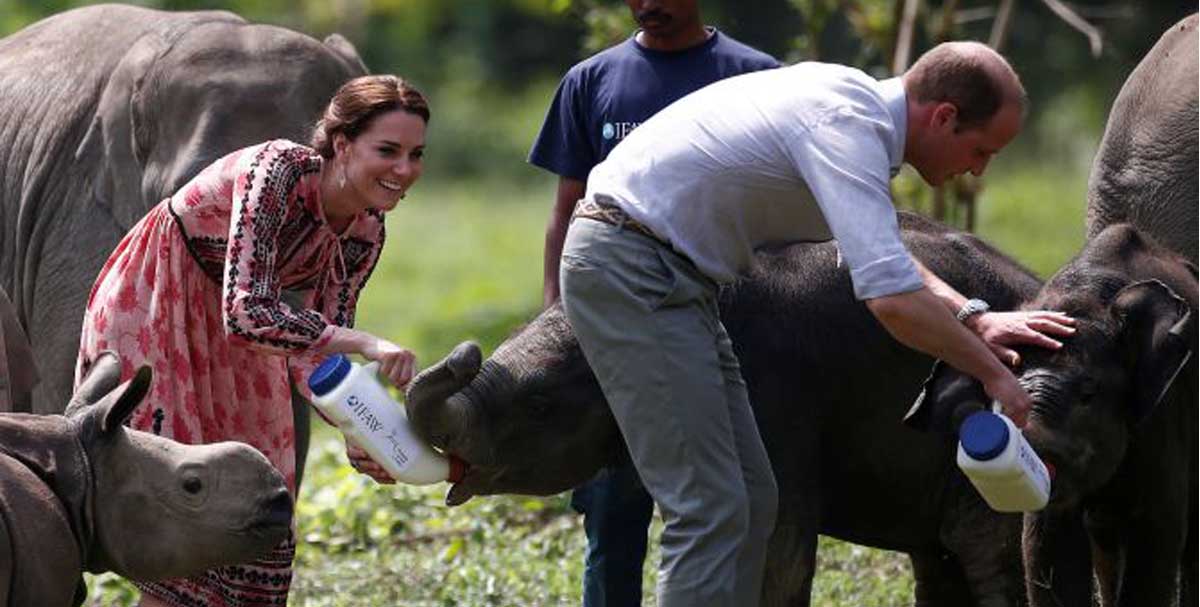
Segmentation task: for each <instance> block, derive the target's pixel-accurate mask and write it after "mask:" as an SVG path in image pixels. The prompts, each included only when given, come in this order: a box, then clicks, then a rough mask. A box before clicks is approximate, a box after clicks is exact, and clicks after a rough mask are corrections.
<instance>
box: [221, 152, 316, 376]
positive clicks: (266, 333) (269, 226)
mask: <svg viewBox="0 0 1200 607" xmlns="http://www.w3.org/2000/svg"><path fill="white" fill-rule="evenodd" d="M246 169H247V170H245V171H244V172H243V173H242V174H241V175H239V176H238V178H237V181H236V183H235V184H234V187H233V207H232V212H231V214H230V221H229V241H228V242H229V244H228V249H227V257H226V263H225V277H224V282H223V285H222V286H223V289H222V293H223V297H224V301H223V302H222V314H223V318H224V321H225V330H226V333H227V334H228V335H229V337H230V338H231V339H235V340H239V341H241V342H242V343H244V344H246V345H249V346H251V347H254V348H259V349H262V350H265V351H269V352H273V353H277V354H297V353H301V352H306V351H309V350H314V349H319V348H320V347H321V346H322V345H323V344H324V342H325V341H327V340H328V337H322V335H323V334H325V329H326V327H327V326H328V325H329V321H328V320H327V319H326V318H324V317H323V316H322V315H321V314H320V313H319V312H317V311H314V310H302V309H293V308H292V307H291V306H288V305H287V304H286V303H284V302H283V301H282V300H281V299H280V290H281V287H280V276H279V271H278V268H277V264H279V263H281V261H282V260H280V259H279V254H280V251H279V249H280V247H279V234H280V230H281V227H282V226H283V225H284V224H285V222H286V221H287V218H288V213H289V212H290V211H291V210H297V212H301V211H300V209H302V207H303V204H301V203H299V202H297V201H296V200H295V196H296V184H297V183H298V182H299V180H300V178H301V176H302V174H303V170H304V168H303V166H302V165H301V164H299V163H296V162H293V161H292V157H291V156H289V155H288V154H283V153H280V151H279V150H276V149H273V148H272V147H271V146H266V147H264V148H263V149H262V150H261V151H260V152H259V153H258V154H255V155H254V156H253V158H251V159H250V162H249V166H248V167H246Z"/></svg>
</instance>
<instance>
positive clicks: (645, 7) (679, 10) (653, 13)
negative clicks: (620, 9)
mask: <svg viewBox="0 0 1200 607" xmlns="http://www.w3.org/2000/svg"><path fill="white" fill-rule="evenodd" d="M696 2H697V0H625V4H626V5H628V6H629V11H630V12H631V13H633V18H634V20H636V21H637V22H638V26H639V27H641V28H642V31H644V32H646V33H647V34H649V35H650V36H654V37H656V38H669V37H671V36H673V35H675V34H677V33H679V32H681V31H683V30H684V29H686V28H688V27H691V26H692V24H693V23H695V22H697V21H698V20H699V19H700V9H699V7H698V6H697V4H696Z"/></svg>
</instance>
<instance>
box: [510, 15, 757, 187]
mask: <svg viewBox="0 0 1200 607" xmlns="http://www.w3.org/2000/svg"><path fill="white" fill-rule="evenodd" d="M635 37H636V36H631V37H630V38H629V39H628V40H626V41H625V42H622V43H621V44H618V45H616V46H614V47H611V48H608V49H605V50H603V51H601V52H599V53H597V54H595V55H592V56H591V57H589V58H587V59H585V60H583V61H581V62H579V63H577V64H575V66H574V67H572V68H571V69H570V70H569V71H568V72H567V74H566V75H565V76H563V79H562V82H560V83H559V85H558V91H557V92H556V93H555V94H554V101H553V103H551V105H550V110H549V112H547V114H546V121H545V122H544V123H542V130H541V132H540V133H538V137H537V140H536V141H534V143H533V149H531V150H530V151H529V162H530V163H531V164H534V165H536V166H539V167H542V168H543V169H546V170H548V171H550V172H552V173H554V174H556V175H559V176H561V177H569V178H572V179H578V180H580V181H586V180H587V176H588V173H589V172H591V170H592V167H594V166H596V165H597V164H600V162H601V161H602V160H604V158H605V157H606V156H608V153H609V152H610V151H612V149H613V148H614V147H616V145H617V144H618V143H620V142H621V140H622V139H624V138H625V135H627V134H629V132H630V131H632V130H633V129H634V128H635V127H637V126H638V125H639V124H641V123H642V122H645V121H646V119H648V118H650V117H651V116H653V115H654V114H656V113H657V112H658V111H659V110H661V109H663V108H665V107H667V106H668V105H670V104H671V103H673V102H674V101H675V100H677V99H679V98H680V97H683V96H684V95H687V94H688V93H691V92H693V91H696V90H698V89H700V88H703V87H705V86H707V85H709V84H712V83H713V82H716V81H718V80H722V79H724V78H728V77H729V76H736V75H738V74H743V73H746V72H754V71H758V70H763V69H770V68H775V67H779V62H778V61H776V60H775V58H774V57H771V56H770V55H768V54H766V53H763V52H762V51H759V50H756V49H753V48H751V47H749V46H746V45H745V44H742V43H741V42H738V41H737V40H734V39H733V38H730V37H729V36H726V35H723V34H721V32H719V31H717V30H712V35H711V36H709V38H708V40H706V41H705V42H704V43H703V44H699V45H697V46H694V47H692V48H689V49H684V50H682V51H671V52H665V51H655V50H651V49H648V48H645V47H643V46H642V45H640V44H638V43H637V42H636V41H635V40H634V38H635Z"/></svg>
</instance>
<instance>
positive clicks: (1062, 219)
mask: <svg viewBox="0 0 1200 607" xmlns="http://www.w3.org/2000/svg"><path fill="white" fill-rule="evenodd" d="M81 4H84V3H83V2H78V1H75V0H37V1H36V2H32V1H27V0H0V33H7V32H12V31H15V30H16V29H18V28H20V27H23V26H24V25H26V24H28V23H30V22H32V21H34V20H36V19H38V18H40V17H43V16H46V15H49V14H52V13H55V12H59V11H62V10H67V9H69V8H72V7H74V6H78V5H81ZM140 4H145V5H147V6H153V7H157V8H164V9H198V8H205V9H211V8H218V9H225V10H232V11H234V12H237V13H239V14H241V15H243V16H245V17H247V18H248V19H251V20H254V21H263V22H269V23H275V24H279V25H284V26H287V27H291V28H293V29H297V30H301V31H305V32H308V33H310V34H312V35H314V36H317V37H321V36H324V35H327V34H329V33H331V32H334V31H337V32H340V33H342V34H344V35H346V36H347V37H348V38H349V39H350V40H351V41H352V42H354V44H355V45H356V46H357V47H358V49H359V51H360V53H361V54H362V56H363V57H364V59H365V61H366V63H367V65H369V66H371V67H372V69H373V70H374V71H377V72H395V73H399V74H402V75H404V76H405V77H407V78H409V79H411V80H413V81H414V82H416V83H417V84H418V85H419V86H420V87H421V88H422V89H423V90H425V91H426V93H427V94H428V95H429V96H430V98H431V102H432V106H433V111H434V118H433V122H432V124H431V130H430V133H429V146H428V156H427V173H426V177H425V178H424V179H423V181H422V182H421V183H420V184H418V186H417V187H416V188H415V189H414V190H413V192H412V194H411V195H410V196H409V197H408V198H407V199H406V200H405V202H404V205H403V206H402V207H401V208H400V209H399V210H397V211H396V212H394V213H392V214H391V215H390V216H389V217H388V231H389V236H390V239H389V242H388V244H387V247H386V249H385V252H384V257H383V259H382V261H381V262H380V265H379V267H378V269H377V271H376V273H375V275H374V276H373V278H372V282H371V285H370V287H369V288H368V289H367V290H366V292H365V293H364V298H363V300H362V303H361V307H360V309H359V315H358V317H359V324H360V326H361V327H363V328H365V329H366V330H368V331H372V332H376V333H379V334H381V335H385V336H387V337H389V338H391V339H394V340H395V341H397V342H398V343H402V344H405V345H407V346H409V347H411V348H412V349H413V350H414V351H415V352H417V354H418V356H419V358H420V360H421V361H422V362H423V363H424V364H426V365H428V364H430V363H432V362H434V361H436V360H437V359H439V358H440V357H441V356H443V355H444V354H445V353H446V352H448V351H449V350H450V348H452V347H453V346H454V345H456V344H457V343H459V342H460V341H462V340H466V339H474V340H476V341H478V342H480V343H481V344H482V345H483V346H484V349H485V352H486V351H490V350H491V349H493V348H494V347H495V346H496V345H497V344H498V343H500V342H501V341H502V340H503V339H504V338H505V337H506V336H507V335H508V334H510V333H511V331H512V330H513V329H514V328H515V327H516V326H518V325H519V324H520V323H522V322H524V321H526V320H528V319H530V318H531V317H532V316H533V315H534V314H536V312H537V309H538V306H539V304H540V287H541V285H540V281H541V246H542V234H543V232H542V231H543V226H544V222H545V219H546V216H547V213H548V210H549V208H550V205H551V203H552V200H553V193H554V180H553V178H552V177H551V176H548V175H546V174H544V173H542V172H540V171H538V170H536V169H533V168H532V167H530V166H528V165H527V164H525V162H524V158H525V154H526V152H527V150H528V146H529V144H530V142H531V141H532V139H533V137H534V135H535V134H536V132H537V129H538V127H539V125H540V123H541V119H542V117H543V114H544V112H545V108H546V106H547V104H548V102H549V99H550V97H551V95H552V94H553V90H554V86H555V84H556V83H557V79H558V78H559V77H560V76H561V74H562V72H563V71H565V70H566V68H567V67H569V66H570V65H571V64H572V63H574V62H575V61H577V60H579V59H581V58H582V57H584V56H586V55H587V54H589V53H590V52H592V51H594V50H597V49H599V48H603V47H604V46H607V45H608V44H611V43H613V42H614V41H617V40H620V39H622V38H624V37H625V36H628V35H629V33H630V32H631V30H632V25H631V22H630V20H629V18H628V12H627V9H626V8H625V7H624V5H623V4H622V3H617V2H607V1H601V0H373V1H368V0H337V1H330V0H227V1H215V0H161V1H157V2H140ZM948 4H951V3H944V2H943V3H936V2H926V3H923V6H924V7H925V8H924V9H923V10H922V13H921V15H920V23H919V25H920V27H919V30H918V49H917V51H918V52H919V50H921V48H924V47H927V46H929V45H930V44H931V43H932V42H933V40H932V39H931V38H933V37H934V35H933V34H931V33H930V32H935V31H937V28H938V27H940V25H939V24H940V23H941V21H940V19H941V17H942V15H943V14H942V13H941V12H939V11H940V10H941V9H943V8H945V6H947V5H948ZM954 4H956V5H957V8H958V9H961V10H962V11H971V10H974V11H976V13H975V14H982V13H979V11H980V10H982V11H986V10H987V9H988V8H989V7H994V5H995V2H988V1H985V0H975V1H964V2H957V3H954ZM701 5H702V7H703V8H704V11H705V15H706V17H707V21H708V22H709V23H713V24H716V25H718V26H719V27H721V28H722V29H723V30H725V31H726V32H729V33H731V34H732V35H734V36H735V37H737V38H739V39H741V40H743V41H745V42H748V43H750V44H753V45H755V46H758V47H759V48H762V49H764V50H767V51H768V52H771V53H773V54H775V55H776V56H778V57H780V58H783V59H785V60H787V61H795V60H800V59H811V58H819V59H823V60H833V61H841V62H846V63H851V64H853V65H857V66H860V67H862V68H864V69H867V70H869V71H871V72H873V73H876V74H877V75H882V74H883V73H885V72H886V70H885V68H884V66H885V65H887V64H888V62H889V49H890V47H891V45H892V44H893V42H892V40H894V20H895V9H896V3H893V2H888V1H886V0H862V1H857V2H855V1H843V0H836V1H835V0H761V1H758V2H754V3H743V2H739V1H738V0H708V1H702V2H701ZM1074 6H1076V7H1077V8H1079V9H1080V10H1081V12H1083V13H1085V16H1088V17H1089V18H1090V19H1091V20H1092V21H1093V22H1095V23H1097V24H1098V25H1099V26H1100V27H1101V28H1102V29H1103V30H1104V32H1105V35H1106V39H1107V40H1108V41H1109V43H1110V45H1109V46H1108V47H1106V50H1105V51H1104V54H1103V56H1102V57H1101V58H1100V59H1095V58H1092V57H1090V56H1089V55H1088V53H1087V47H1086V43H1085V41H1084V40H1083V38H1082V36H1080V35H1079V34H1077V33H1076V32H1074V31H1072V30H1070V29H1069V28H1067V27H1066V26H1065V25H1063V24H1062V23H1061V22H1058V21H1057V20H1055V19H1054V18H1053V17H1050V16H1049V15H1048V14H1047V13H1046V10H1045V7H1044V6H1043V5H1042V3H1040V2H1036V1H1033V0H1029V1H1026V2H1020V3H1018V15H1017V22H1016V25H1015V27H1014V32H1013V34H1012V36H1011V37H1010V40H1009V46H1008V51H1009V52H1008V54H1009V55H1010V57H1011V60H1012V61H1013V63H1014V65H1015V66H1016V67H1017V69H1018V70H1019V71H1020V72H1021V73H1022V75H1023V78H1024V80H1025V83H1026V86H1027V87H1028V89H1029V91H1030V94H1031V97H1032V100H1033V111H1032V113H1031V115H1030V120H1029V128H1027V129H1026V132H1025V133H1024V134H1023V135H1022V136H1021V137H1020V138H1019V139H1018V140H1017V141H1016V142H1015V143H1014V145H1013V146H1011V148H1010V149H1009V150H1007V151H1006V152H1005V153H1004V154H1002V155H1001V156H1000V157H999V158H998V159H997V160H996V161H995V162H994V163H993V167H992V169H991V170H990V171H989V174H988V176H987V177H986V179H985V181H984V183H983V189H982V193H981V197H980V202H979V206H978V212H979V215H978V223H977V231H978V232H979V233H980V234H981V235H982V236H983V237H984V238H986V239H987V240H989V241H991V242H993V243H994V244H996V245H997V246H999V247H1000V248H1001V249H1002V250H1004V251H1006V252H1008V253H1010V254H1012V255H1013V256H1014V257H1016V258H1017V259H1018V260H1020V261H1022V262H1023V263H1025V264H1027V265H1028V266H1030V267H1031V268H1033V269H1034V270H1035V271H1037V272H1039V273H1040V274H1042V275H1043V276H1047V275H1049V274H1050V273H1051V272H1053V270H1054V269H1055V268H1057V267H1058V266H1060V265H1061V264H1062V263H1063V262H1065V261H1066V260H1067V259H1069V258H1070V256H1071V255H1073V254H1074V252H1075V251H1077V250H1078V248H1079V245H1080V243H1081V242H1082V240H1083V207H1084V191H1085V184H1086V179H1087V170H1088V166H1089V164H1090V161H1091V157H1092V155H1093V154H1094V152H1095V148H1096V144H1097V142H1098V141H1099V137H1100V134H1101V131H1102V128H1103V122H1104V117H1105V115H1106V113H1107V107H1108V105H1109V103H1110V102H1111V100H1112V98H1113V97H1114V96H1115V95H1116V91H1117V89H1118V87H1119V85H1120V83H1121V81H1122V80H1123V78H1124V76H1125V75H1126V74H1127V73H1128V71H1129V70H1130V69H1131V68H1132V66H1133V65H1134V64H1135V63H1136V61H1137V59H1138V58H1139V57H1140V56H1141V55H1142V54H1143V53H1144V52H1145V50H1147V49H1148V48H1149V46H1150V45H1151V44H1153V42H1154V40H1155V39H1156V38H1157V36H1158V34H1159V33H1160V32H1161V31H1162V30H1163V29H1164V28H1165V27H1167V26H1168V25H1169V24H1170V23H1172V22H1174V21H1175V20H1176V19H1178V18H1179V17H1180V16H1182V15H1183V14H1185V13H1187V12H1190V11H1194V10H1195V6H1194V3H1191V2H1155V3H1149V4H1143V3H1139V2H1134V1H1132V0H1130V1H1114V0H1097V1H1094V2H1093V1H1080V2H1076V3H1074ZM956 14H958V13H956ZM964 14H965V13H964ZM985 17H986V15H985ZM987 24H988V21H987V19H986V18H984V19H979V20H975V21H972V20H968V19H965V18H964V19H963V20H962V22H961V23H958V22H956V23H955V24H954V27H953V28H952V30H951V32H950V34H951V37H956V38H973V39H981V38H985V37H986V27H987ZM313 118H315V117H313ZM298 119H301V118H298ZM917 182H918V180H916V179H915V178H914V176H913V175H911V174H906V175H902V176H901V178H900V179H898V180H897V181H896V183H895V188H896V191H897V195H898V197H899V198H901V199H903V200H904V201H905V203H906V204H907V205H909V206H911V207H914V208H918V209H922V208H928V204H929V193H928V191H927V190H925V189H924V188H923V187H921V186H919V184H918V183H917ZM314 430H315V433H314V442H313V448H312V452H311V453H310V456H309V468H308V470H309V471H308V476H307V478H306V482H305V486H304V489H303V491H302V494H301V496H300V499H299V501H298V507H297V528H298V533H299V536H300V537H301V540H302V541H301V544H300V548H299V552H298V556H297V562H296V577H295V581H294V590H293V593H292V603H293V604H296V605H303V606H310V605H311V606H327V605H328V606H350V605H413V606H441V607H450V606H460V605H461V606H475V605H520V606H526V605H574V604H578V603H579V595H580V592H579V588H580V583H581V577H582V553H583V546H584V540H583V534H582V530H581V526H580V523H579V519H578V517H577V516H576V515H575V514H574V513H573V512H572V511H571V510H570V508H569V507H568V506H567V499H566V496H565V495H563V496H552V497H546V498H530V497H517V496H507V497H496V498H487V499H479V498H476V499H475V500H472V501H471V502H469V503H468V504H466V505H464V506H462V507H459V508H455V509H450V508H446V507H445V506H443V505H442V504H441V500H442V493H443V491H444V488H442V487H431V488H412V487H397V486H386V487H385V486H378V485H375V484H374V483H373V482H372V481H370V480H369V479H367V478H366V477H363V476H360V475H358V474H355V473H354V472H353V471H352V470H351V469H350V468H349V467H348V466H347V465H346V460H345V456H344V453H343V446H342V442H341V438H340V435H338V434H337V433H336V432H335V431H333V430H331V429H329V428H327V427H325V426H324V425H322V423H321V422H320V421H316V422H315V425H314ZM660 530H661V523H660V522H659V521H657V520H656V521H655V524H654V528H653V531H652V533H653V534H654V536H655V537H657V534H658V532H659V531H660ZM652 544H654V543H653V542H652ZM654 550H655V552H654V553H653V554H652V555H651V558H650V559H648V560H647V564H646V568H645V588H646V589H647V593H646V601H645V603H644V604H646V605H654V604H655V599H654V596H653V592H652V589H653V582H654V563H655V561H656V558H657V548H655V549H654ZM819 558H820V570H819V572H818V575H817V578H816V581H815V584H814V601H813V604H814V605H820V606H823V607H824V606H831V607H843V606H845V607H849V606H856V607H858V606H891V605H909V604H911V603H912V582H911V578H910V575H909V569H908V565H907V561H906V560H905V559H903V558H902V557H901V556H899V555H896V554H892V553H886V552H882V551H877V550H872V549H868V548H862V547H857V546H853V545H850V544H846V543H843V542H839V541H837V540H830V539H824V538H823V539H822V544H821V549H820V554H819ZM89 579H90V582H91V583H90V586H91V596H90V597H89V604H90V605H132V604H134V603H135V602H136V597H137V593H136V591H134V590H132V589H131V587H130V586H129V585H128V584H126V583H124V582H123V581H121V580H119V579H118V578H116V577H115V576H111V575H106V576H100V577H97V578H89Z"/></svg>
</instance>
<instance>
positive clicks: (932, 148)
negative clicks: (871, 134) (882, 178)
mask: <svg viewBox="0 0 1200 607" xmlns="http://www.w3.org/2000/svg"><path fill="white" fill-rule="evenodd" d="M931 121H932V124H931V125H930V131H929V132H930V136H929V138H928V139H927V140H926V142H925V145H924V146H923V148H924V149H923V150H922V154H921V155H920V158H918V159H917V162H913V163H910V164H912V165H913V168H915V169H917V172H918V173H920V174H921V177H922V178H923V179H924V180H925V181H926V182H927V183H928V184H929V185H932V186H939V185H942V184H943V183H945V182H946V180H948V179H950V178H952V177H956V176H958V175H962V174H964V173H971V174H972V175H975V176H979V175H982V174H983V171H984V170H985V169H987V165H988V162H990V161H991V159H992V156H995V155H996V153H997V152H999V151H1000V150H1001V149H1002V148H1003V147H1004V146H1006V145H1008V142H1010V141H1012V139H1013V137H1016V136H1017V133H1018V132H1019V131H1020V130H1021V109H1020V107H1019V106H1018V105H1017V104H1015V103H1006V104H1004V105H1003V106H1002V107H1001V108H1000V110H999V111H997V112H996V114H995V115H994V116H992V119H991V120H990V121H989V122H987V123H986V124H984V125H983V126H981V127H975V128H971V129H960V128H959V126H958V109H957V108H955V107H954V105H953V104H951V103H942V104H939V106H938V107H937V108H936V109H935V110H934V112H933V116H932V118H931Z"/></svg>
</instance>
